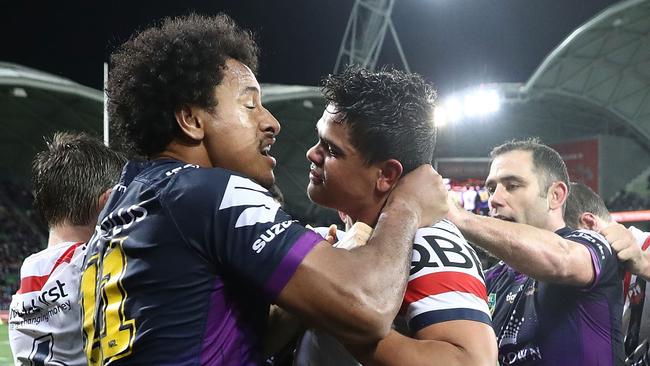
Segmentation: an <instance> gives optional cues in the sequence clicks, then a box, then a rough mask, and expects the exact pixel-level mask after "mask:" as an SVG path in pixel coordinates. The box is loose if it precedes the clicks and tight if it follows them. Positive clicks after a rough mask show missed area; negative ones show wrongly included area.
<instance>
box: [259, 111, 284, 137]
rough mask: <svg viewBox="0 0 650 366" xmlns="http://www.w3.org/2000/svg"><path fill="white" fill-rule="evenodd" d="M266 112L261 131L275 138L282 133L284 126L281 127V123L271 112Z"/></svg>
mask: <svg viewBox="0 0 650 366" xmlns="http://www.w3.org/2000/svg"><path fill="white" fill-rule="evenodd" d="M264 112H265V116H264V118H262V122H261V123H260V129H261V130H262V131H263V132H270V133H272V134H273V136H276V135H277V134H279V133H280V130H281V129H282V126H280V122H278V120H277V119H275V117H274V116H273V115H272V114H271V112H269V111H268V110H267V109H266V108H264Z"/></svg>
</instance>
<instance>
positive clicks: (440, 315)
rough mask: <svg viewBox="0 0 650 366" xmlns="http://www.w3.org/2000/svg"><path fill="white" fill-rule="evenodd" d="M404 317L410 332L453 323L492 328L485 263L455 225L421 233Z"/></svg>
mask: <svg viewBox="0 0 650 366" xmlns="http://www.w3.org/2000/svg"><path fill="white" fill-rule="evenodd" d="M400 315H402V316H404V317H405V320H406V322H407V324H408V328H409V332H410V333H415V332H417V331H419V330H420V329H423V328H426V327H427V326H429V325H432V324H436V323H440V322H444V321H449V320H473V321H478V322H482V323H486V324H488V325H490V326H491V325H492V322H491V320H490V312H489V309H488V304H487V292H486V289H485V281H484V279H483V271H482V269H481V262H480V261H479V259H478V256H477V255H476V252H475V251H474V248H472V247H471V246H470V245H469V244H468V243H467V241H466V240H465V238H464V237H463V235H462V234H461V233H460V231H459V230H458V228H457V227H456V226H455V225H454V224H452V223H451V222H450V221H447V220H442V221H440V222H438V223H437V224H435V225H434V226H432V227H427V228H422V229H419V230H418V231H417V233H416V234H415V240H414V242H413V259H412V262H411V273H410V275H409V280H408V285H407V287H406V293H405V294H404V302H403V303H402V308H401V309H400Z"/></svg>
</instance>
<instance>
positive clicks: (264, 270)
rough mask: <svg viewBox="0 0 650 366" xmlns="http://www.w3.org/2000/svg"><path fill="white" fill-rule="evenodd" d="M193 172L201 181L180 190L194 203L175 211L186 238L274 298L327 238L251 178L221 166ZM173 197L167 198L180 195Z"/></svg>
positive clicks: (225, 270) (234, 274) (223, 268)
mask: <svg viewBox="0 0 650 366" xmlns="http://www.w3.org/2000/svg"><path fill="white" fill-rule="evenodd" d="M191 173H192V174H191V176H192V178H191V179H195V180H199V182H198V183H196V182H192V183H191V184H190V187H185V186H184V185H183V184H180V187H182V189H183V190H185V191H186V190H187V189H188V188H189V189H191V190H193V192H192V193H191V195H188V194H187V192H185V191H183V192H176V193H177V194H181V195H184V196H189V197H190V198H192V207H190V208H188V204H187V203H185V204H183V207H184V208H183V209H181V210H177V211H176V212H173V213H172V214H173V216H174V217H175V220H176V222H177V224H178V225H179V227H180V228H181V230H182V231H183V232H184V233H185V234H186V241H187V242H188V243H189V244H190V245H191V246H192V247H194V248H196V249H197V250H198V251H199V253H200V254H201V255H203V256H205V257H206V260H208V261H210V262H212V263H214V266H215V270H217V271H223V273H222V274H223V275H224V276H225V277H229V276H230V277H232V278H234V279H238V280H243V282H245V283H246V285H247V286H250V285H252V286H253V287H257V288H259V289H261V290H262V292H263V293H264V294H266V295H267V297H268V298H269V299H271V300H274V299H275V298H276V297H277V296H278V295H279V293H280V292H281V291H282V289H283V288H284V286H285V285H286V284H287V282H288V281H289V279H290V278H291V276H293V274H294V273H295V271H296V269H297V268H298V265H299V264H300V263H301V262H302V260H303V259H304V257H305V256H306V255H307V254H308V253H309V252H310V251H311V249H312V248H313V247H314V246H315V245H316V244H317V243H318V242H320V241H322V240H323V238H322V237H321V236H320V235H318V234H317V233H315V232H313V231H311V230H309V229H306V228H305V227H304V226H302V225H300V224H299V223H298V222H297V221H296V220H293V219H292V218H291V217H290V216H289V215H288V214H286V213H285V212H284V211H282V210H281V209H280V205H279V204H278V203H277V202H276V201H275V200H274V199H273V198H272V197H271V194H270V193H269V192H268V191H267V190H266V189H265V188H263V187H262V186H260V185H258V184H257V183H255V182H253V181H252V180H250V179H248V178H245V177H241V176H238V175H234V174H231V173H229V172H227V171H225V170H222V169H197V170H195V171H193V172H191ZM197 176H198V177H197ZM184 179H189V177H185V178H184ZM177 186H178V185H177ZM173 195H174V192H170V196H173ZM195 197H199V199H196V198H195ZM170 198H172V199H167V200H166V201H168V202H175V201H178V197H170ZM169 210H170V212H171V211H174V208H173V207H170V208H169ZM188 228H189V230H188Z"/></svg>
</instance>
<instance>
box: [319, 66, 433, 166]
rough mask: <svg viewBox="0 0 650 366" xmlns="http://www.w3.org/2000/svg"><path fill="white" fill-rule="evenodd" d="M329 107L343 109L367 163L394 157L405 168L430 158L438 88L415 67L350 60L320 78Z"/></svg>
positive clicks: (340, 111) (353, 136)
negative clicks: (370, 66) (374, 66)
mask: <svg viewBox="0 0 650 366" xmlns="http://www.w3.org/2000/svg"><path fill="white" fill-rule="evenodd" d="M322 92H323V95H324V96H325V99H326V100H327V102H328V103H329V104H330V105H332V106H333V108H335V110H334V111H332V112H339V113H343V114H344V115H345V118H344V119H342V123H346V124H347V125H348V127H349V131H350V140H351V143H352V145H353V146H354V147H355V148H356V149H357V150H359V152H360V153H361V154H362V156H363V157H364V159H365V160H366V163H367V164H372V163H376V162H379V161H384V160H388V159H397V160H398V161H399V162H400V163H401V164H402V166H403V168H404V173H408V172H410V171H411V170H413V169H415V168H417V167H418V166H420V165H422V164H426V163H431V161H432V159H433V150H434V148H435V144H436V129H435V126H434V123H433V111H434V106H435V104H434V102H435V99H436V92H435V90H434V89H433V87H432V86H431V85H429V84H427V83H426V82H425V81H424V79H423V78H422V77H421V76H419V75H417V74H414V73H406V72H403V71H399V70H394V69H382V70H380V71H377V72H371V71H368V70H366V69H363V68H360V67H358V66H349V67H347V68H346V69H345V70H344V71H343V72H341V73H339V74H336V75H329V76H327V77H326V78H325V79H324V80H323V82H322Z"/></svg>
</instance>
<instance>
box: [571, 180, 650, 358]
mask: <svg viewBox="0 0 650 366" xmlns="http://www.w3.org/2000/svg"><path fill="white" fill-rule="evenodd" d="M565 220H566V223H567V225H569V226H570V227H574V228H577V229H586V230H593V231H598V232H600V233H602V234H603V235H605V238H607V239H608V240H609V239H611V240H612V241H611V245H612V248H613V249H614V251H616V252H617V254H618V255H619V260H621V261H622V263H623V264H624V265H626V266H628V267H629V268H630V271H631V270H633V269H635V267H634V265H632V263H631V262H630V261H629V260H628V261H626V260H627V259H628V258H630V256H628V255H626V253H627V252H630V253H643V252H645V251H646V250H647V249H648V247H649V246H650V233H646V232H643V231H641V230H639V229H637V228H635V227H634V226H631V227H630V228H629V229H626V228H625V226H623V225H621V224H617V223H616V222H614V221H612V217H611V216H610V214H609V211H608V210H607V207H606V206H605V202H603V199H602V198H600V196H598V194H596V192H594V191H592V190H591V188H589V187H587V186H586V185H584V184H583V183H573V182H572V183H571V193H570V194H569V198H568V199H567V203H566V214H565ZM621 254H622V256H621ZM630 271H627V272H626V273H625V276H624V278H623V297H624V305H623V335H625V353H626V354H628V355H629V354H631V353H632V352H633V351H634V350H635V348H636V347H637V346H638V345H639V343H640V342H639V341H643V340H644V339H648V336H650V313H649V312H648V307H646V306H645V302H646V301H648V296H647V295H648V293H647V291H646V280H645V279H643V278H640V277H637V276H636V274H634V273H633V272H630Z"/></svg>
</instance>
